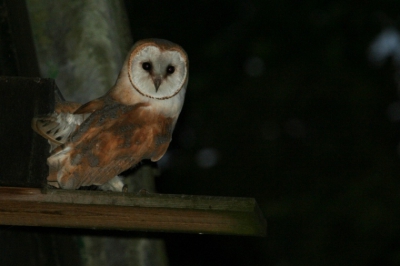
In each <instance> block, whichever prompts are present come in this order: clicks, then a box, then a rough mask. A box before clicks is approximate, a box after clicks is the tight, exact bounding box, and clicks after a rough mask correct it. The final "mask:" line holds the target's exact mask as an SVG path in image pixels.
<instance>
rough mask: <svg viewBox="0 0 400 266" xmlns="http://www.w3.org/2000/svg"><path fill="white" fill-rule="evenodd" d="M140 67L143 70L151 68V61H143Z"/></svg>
mask: <svg viewBox="0 0 400 266" xmlns="http://www.w3.org/2000/svg"><path fill="white" fill-rule="evenodd" d="M142 68H143V69H144V70H146V71H150V70H151V68H152V67H151V63H149V62H144V63H143V64H142Z"/></svg>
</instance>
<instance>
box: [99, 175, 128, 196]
mask: <svg viewBox="0 0 400 266" xmlns="http://www.w3.org/2000/svg"><path fill="white" fill-rule="evenodd" d="M99 189H100V190H104V191H115V192H128V185H127V184H124V182H123V177H120V176H115V177H114V178H113V179H111V180H110V181H108V182H107V183H105V184H103V185H101V186H99Z"/></svg>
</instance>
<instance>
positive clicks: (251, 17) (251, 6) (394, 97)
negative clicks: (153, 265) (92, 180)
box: [0, 0, 400, 266]
mask: <svg viewBox="0 0 400 266" xmlns="http://www.w3.org/2000/svg"><path fill="white" fill-rule="evenodd" d="M125 2H126V6H127V10H128V15H129V19H130V27H131V31H132V36H133V38H134V40H138V39H142V38H148V37H157V38H165V39H168V40H171V41H173V42H176V43H178V44H180V45H181V46H182V47H183V48H184V49H185V50H186V51H187V53H188V55H189V59H190V81H189V87H188V91H187V97H186V100H185V105H184V108H183V111H182V114H181V116H180V118H179V121H178V124H177V128H176V130H175V132H174V137H173V138H174V139H173V142H172V144H171V146H170V149H169V152H168V154H167V155H166V157H165V158H163V160H162V161H161V162H160V164H159V165H160V168H161V170H162V175H161V176H159V177H158V178H157V180H156V183H157V189H158V190H159V191H160V192H161V193H177V194H180V193H182V194H197V195H215V196H233V197H254V198H256V199H257V202H258V204H259V205H260V207H261V209H262V212H263V213H264V216H265V217H266V219H267V221H268V236H267V237H266V238H253V237H233V236H207V235H187V234H162V235H161V237H162V238H164V239H165V241H166V247H167V252H168V258H169V261H170V265H279V266H286V265H398V264H400V229H399V224H400V210H399V207H400V206H399V205H400V190H399V186H400V181H399V174H400V171H399V169H400V161H399V148H398V147H399V141H400V127H399V125H400V124H399V123H398V122H397V121H398V119H399V118H398V116H395V114H396V112H394V113H395V114H393V111H392V112H391V113H390V114H391V115H388V110H393V109H391V108H389V107H393V106H395V105H393V103H395V102H397V101H398V99H399V97H398V91H397V89H398V85H399V84H397V83H396V78H397V75H396V73H397V71H398V70H397V69H396V65H395V64H393V61H394V60H386V61H385V62H383V63H382V62H381V63H380V64H376V63H373V62H371V61H370V60H368V51H369V48H370V47H371V44H372V43H373V42H374V40H375V39H376V38H377V37H378V35H379V34H380V33H381V32H382V31H383V30H385V29H387V28H390V27H392V28H393V29H396V27H397V28H398V26H399V24H400V21H399V10H400V2H396V1H380V2H379V4H378V3H376V4H374V3H373V2H368V3H363V4H362V5H361V4H357V2H356V1H354V2H351V1H304V2H303V3H296V2H295V1H281V0H279V1H278V0H274V1H263V0H258V1H197V2H194V1H192V2H190V1H172V2H171V1H128V0H127V1H125ZM1 25H4V24H1ZM4 36H6V35H2V37H3V39H0V41H1V42H3V43H4V42H6V41H7V40H6V39H4ZM399 47H400V46H399V45H398V49H400V48H399ZM0 48H2V49H6V48H7V46H6V45H1V46H0ZM1 52H2V54H7V53H8V52H7V51H5V52H4V51H1ZM7 60H9V59H8V57H2V58H1V60H0V61H1V68H2V72H1V73H0V74H2V75H4V74H7V75H10V73H12V70H13V69H14V68H15V66H13V65H12V62H11V63H7ZM394 110H397V109H394Z"/></svg>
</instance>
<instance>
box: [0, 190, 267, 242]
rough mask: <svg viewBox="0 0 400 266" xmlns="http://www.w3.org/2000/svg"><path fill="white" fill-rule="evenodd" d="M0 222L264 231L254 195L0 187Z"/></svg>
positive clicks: (216, 231) (215, 231)
mask: <svg viewBox="0 0 400 266" xmlns="http://www.w3.org/2000/svg"><path fill="white" fill-rule="evenodd" d="M0 224H2V225H23V226H48V227H75V228H92V229H117V230H141V231H162V232H186V233H204V234H233V235H249V236H265V234H266V222H265V220H264V218H263V217H262V214H261V212H260V210H259V208H258V205H257V203H256V201H255V200H254V199H251V198H228V197H209V196H187V195H167V194H149V193H142V194H139V195H136V194H129V193H115V192H101V191H76V190H59V189H57V190H55V189H53V190H48V191H47V192H46V193H42V192H41V191H40V189H36V188H11V187H0Z"/></svg>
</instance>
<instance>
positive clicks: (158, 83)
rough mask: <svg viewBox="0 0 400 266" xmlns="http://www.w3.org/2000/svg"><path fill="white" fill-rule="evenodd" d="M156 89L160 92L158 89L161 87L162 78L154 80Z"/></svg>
mask: <svg viewBox="0 0 400 266" xmlns="http://www.w3.org/2000/svg"><path fill="white" fill-rule="evenodd" d="M153 83H154V87H156V92H158V88H159V87H160V85H161V78H153Z"/></svg>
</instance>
